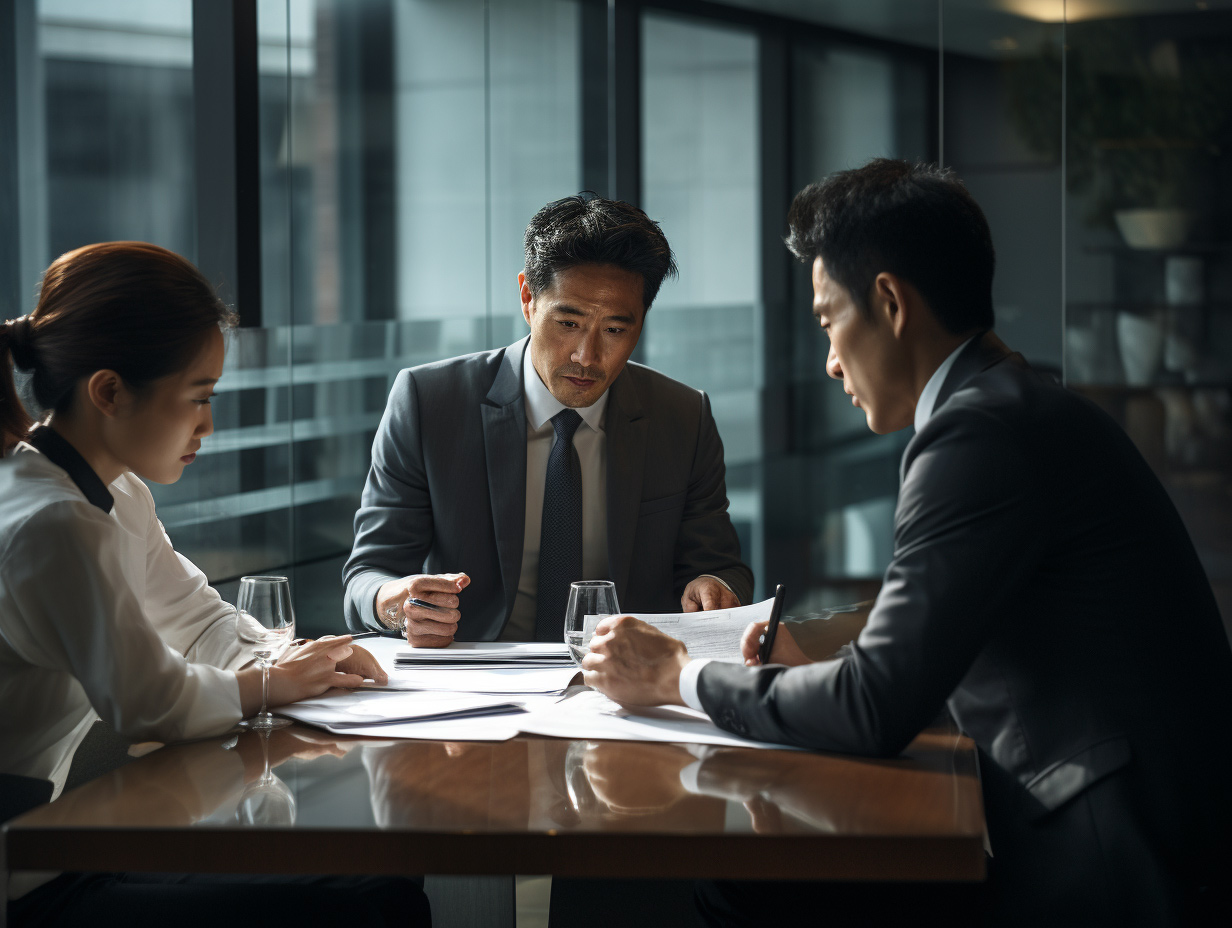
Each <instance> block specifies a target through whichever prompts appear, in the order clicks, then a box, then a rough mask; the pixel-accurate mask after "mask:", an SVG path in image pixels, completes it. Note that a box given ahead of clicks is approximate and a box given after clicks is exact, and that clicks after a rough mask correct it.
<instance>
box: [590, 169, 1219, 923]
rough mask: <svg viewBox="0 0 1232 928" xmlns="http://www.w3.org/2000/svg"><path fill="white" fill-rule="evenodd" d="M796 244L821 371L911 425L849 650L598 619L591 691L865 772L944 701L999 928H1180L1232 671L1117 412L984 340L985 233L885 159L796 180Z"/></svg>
mask: <svg viewBox="0 0 1232 928" xmlns="http://www.w3.org/2000/svg"><path fill="white" fill-rule="evenodd" d="M789 224H790V227H791V235H790V237H789V239H788V245H789V247H790V248H791V249H792V251H793V252H794V253H795V254H796V255H797V256H798V257H799V258H801V259H802V260H804V261H806V262H809V263H811V264H812V265H813V289H814V295H815V299H814V303H813V313H814V315H815V316H816V317H817V319H818V321H819V323H820V325H821V328H822V329H823V331H825V332H826V334H827V335H828V336H829V338H830V353H829V358H828V361H827V370H828V372H829V373H830V375H831V376H832V377H834V378H836V379H841V380H842V381H843V386H844V389H845V390H846V392H847V393H849V394H851V395H852V402H853V403H855V405H857V406H858V407H860V408H861V409H863V410H864V412H865V415H866V417H867V420H868V424H869V427H870V428H871V429H872V430H873V431H874V432H890V431H894V430H897V429H902V428H906V427H907V426H909V425H912V424H914V425H915V428H916V435H915V437H914V438H913V439H912V441H911V443H910V444H909V445H908V446H907V449H906V451H905V453H904V456H903V462H902V472H901V476H902V484H901V488H900V492H899V500H898V506H897V510H896V514H895V538H894V555H893V560H892V562H891V564H890V566H889V568H888V570H887V571H886V575H885V582H884V585H883V587H882V590H881V594H880V595H879V596H878V598H877V601H876V604H875V606H874V608H873V610H872V612H871V614H870V616H869V619H868V623H867V625H866V627H865V628H864V630H863V631H862V632H861V633H860V635H859V637H858V638H857V640H856V641H855V642H854V643H853V644H852V647H851V649H850V654H849V655H847V656H844V657H841V658H839V659H832V660H826V661H820V662H810V661H809V659H808V658H806V657H805V656H804V654H803V653H801V651H800V650H799V648H798V647H797V646H796V645H795V643H794V642H793V640H792V638H791V635H790V633H788V632H786V630H785V629H783V628H780V629H779V633H778V638H777V640H776V643H775V647H774V650H773V653H772V655H771V659H772V661H773V666H766V667H754V666H748V667H741V666H739V665H737V664H725V663H705V664H703V662H701V661H692V662H690V661H689V658H688V655H687V653H686V651H685V650H684V648H683V646H682V645H681V644H680V643H679V642H675V641H673V640H672V639H670V638H668V637H667V636H664V635H661V634H659V633H657V632H655V631H654V630H653V629H650V628H649V627H648V626H645V625H643V624H642V623H638V622H633V621H631V620H628V619H613V620H607V621H606V622H605V623H604V624H601V625H600V626H599V632H598V634H597V635H596V637H595V638H594V640H593V641H592V643H591V653H590V655H589V656H588V657H587V658H586V660H585V661H584V663H583V667H584V668H585V669H586V682H587V683H588V684H590V685H591V686H594V687H596V688H598V689H600V690H602V691H604V692H605V693H607V694H608V695H609V696H611V697H612V698H613V699H616V700H617V701H620V702H623V703H626V704H631V705H636V704H647V703H664V702H667V703H681V704H684V703H687V704H691V705H694V706H696V707H697V708H701V709H704V710H705V711H706V712H707V713H708V714H709V715H710V717H711V718H712V719H713V720H714V721H715V722H716V723H717V724H718V725H720V726H722V727H723V728H726V729H728V730H731V731H735V732H738V733H740V734H744V735H748V736H749V737H751V738H755V739H758V740H761V741H778V742H783V743H789V744H796V745H801V746H805V747H810V748H815V749H820V750H828V751H843V752H850V753H855V754H867V755H873V756H879V757H888V756H893V755H895V754H897V753H898V752H900V751H901V750H902V749H903V748H904V747H905V746H906V745H907V744H908V742H910V741H911V740H912V738H913V737H914V736H915V735H916V734H917V733H918V732H919V731H920V730H921V728H923V727H924V726H926V725H927V724H929V722H930V721H931V720H932V719H934V718H935V717H936V716H937V714H938V712H939V711H940V710H941V709H942V708H943V706H944V705H946V704H947V701H948V706H949V710H950V712H951V713H952V715H953V716H954V718H955V719H956V720H957V722H958V724H959V725H960V726H961V727H962V729H963V730H964V731H965V732H966V733H967V734H968V735H969V736H970V737H971V738H972V739H974V741H975V742H976V745H977V746H978V748H979V759H980V773H981V780H982V784H983V790H984V798H985V808H986V813H987V820H988V831H989V840H990V846H991V851H992V854H993V858H992V860H991V862H990V880H989V885H988V888H987V892H986V894H985V899H986V901H987V902H988V903H989V904H990V905H991V912H992V918H993V920H994V921H996V923H998V924H1028V925H1044V924H1048V925H1058V924H1066V925H1068V924H1081V925H1103V924H1109V925H1129V924H1149V925H1165V924H1176V923H1188V922H1189V921H1193V920H1196V919H1197V918H1198V915H1199V913H1201V912H1203V911H1205V910H1209V909H1210V908H1211V907H1214V906H1215V904H1216V900H1215V898H1214V896H1213V894H1214V893H1215V892H1216V887H1221V886H1223V885H1226V883H1227V881H1228V879H1229V876H1228V874H1229V871H1228V870H1226V869H1224V870H1222V872H1221V868H1223V867H1226V866H1227V863H1228V850H1227V846H1228V842H1229V823H1230V822H1232V816H1230V814H1229V796H1230V795H1232V790H1229V788H1228V786H1227V778H1228V776H1229V775H1230V773H1232V764H1230V763H1229V762H1230V761H1232V723H1230V722H1229V709H1230V708H1232V651H1230V650H1229V646H1228V639H1227V637H1226V635H1225V631H1224V628H1223V625H1222V622H1221V620H1220V616H1219V612H1218V609H1217V607H1216V604H1215V600H1214V597H1213V595H1212V592H1211V589H1210V585H1209V582H1208V581H1207V578H1206V576H1205V574H1204V572H1203V569H1202V566H1201V564H1200V563H1199V561H1198V557H1197V554H1196V552H1195V551H1194V548H1193V545H1192V543H1191V542H1190V539H1189V536H1188V534H1187V533H1186V530H1185V527H1184V525H1183V524H1182V522H1181V519H1180V517H1179V516H1178V514H1177V512H1176V509H1175V507H1174V506H1173V504H1172V502H1171V501H1170V500H1169V498H1168V495H1167V493H1166V492H1165V490H1164V488H1163V487H1162V486H1161V485H1160V482H1159V480H1158V479H1157V478H1156V477H1155V475H1154V474H1153V473H1152V472H1151V470H1150V468H1149V467H1148V466H1147V464H1146V463H1145V461H1144V460H1143V458H1142V456H1141V455H1140V454H1139V453H1138V451H1137V450H1136V449H1135V448H1134V446H1133V444H1132V443H1131V442H1130V441H1129V439H1128V438H1127V437H1126V436H1125V434H1124V433H1123V432H1122V431H1121V429H1120V428H1119V427H1118V426H1117V425H1116V423H1115V422H1114V421H1113V420H1112V419H1110V418H1109V417H1108V416H1107V415H1105V414H1104V413H1103V412H1101V411H1100V410H1099V409H1098V408H1096V407H1095V406H1094V405H1093V404H1091V403H1089V402H1087V401H1086V400H1084V399H1081V398H1079V397H1078V396H1076V395H1074V394H1072V393H1069V392H1067V391H1066V390H1065V389H1064V388H1063V387H1061V386H1060V385H1058V384H1056V383H1055V382H1053V381H1052V380H1051V379H1050V378H1047V377H1041V376H1039V375H1037V374H1036V373H1034V372H1033V371H1032V370H1031V369H1030V367H1028V365H1027V364H1026V363H1025V362H1024V361H1023V359H1022V358H1021V356H1019V355H1017V354H1014V353H1012V352H1011V351H1010V350H1009V349H1008V348H1006V347H1005V345H1003V344H1002V343H1001V341H1000V340H999V339H998V338H997V337H996V336H995V335H994V334H993V333H992V332H991V328H992V324H993V317H992V298H991V285H992V275H993V265H994V252H993V247H992V240H991V236H990V235H989V231H988V226H987V223H986V221H985V219H984V216H983V213H982V212H981V211H980V209H979V206H978V205H977V204H976V203H975V201H974V200H973V199H972V198H971V196H970V195H969V194H968V193H967V191H966V189H965V188H964V187H963V186H962V184H961V183H960V182H959V181H958V180H957V179H956V178H955V177H954V176H953V175H952V174H950V173H949V172H946V171H941V170H938V169H936V168H931V167H923V166H912V165H909V164H906V163H904V162H899V161H889V160H877V161H874V162H871V163H870V164H868V165H866V166H865V167H863V168H860V169H857V170H854V171H846V172H842V173H840V174H837V175H834V176H832V177H830V178H829V179H827V180H826V181H825V182H823V183H822V184H819V185H813V186H810V187H808V188H806V189H805V190H804V191H802V192H801V193H800V194H799V195H798V196H797V197H796V200H795V202H794V203H793V205H792V209H791V214H790V217H789ZM761 632H762V628H761V627H759V626H752V627H750V629H749V631H748V633H747V634H746V636H745V642H744V656H745V658H746V661H747V663H750V664H756V663H757V661H756V653H757V648H756V644H757V638H758V636H759V635H760V633H761ZM820 892H822V890H820V889H819V888H817V887H813V888H804V889H801V888H800V887H798V886H797V888H796V889H794V890H793V889H791V888H788V887H779V888H777V889H766V888H764V887H762V888H760V889H759V890H758V891H756V892H750V891H749V889H748V887H747V886H745V887H742V886H741V885H740V884H714V885H711V886H708V887H706V888H705V889H704V890H702V891H701V892H700V898H701V899H702V900H703V901H702V905H703V908H704V909H705V910H706V911H707V912H709V914H710V916H711V917H712V918H713V919H714V920H716V921H719V922H724V923H727V922H731V923H740V924H744V923H749V922H746V921H742V920H741V919H742V918H745V917H746V916H745V915H742V914H741V913H742V912H745V913H746V914H747V911H748V910H749V909H748V906H749V904H750V903H755V902H756V901H758V900H760V901H761V902H764V900H766V899H775V898H777V899H779V900H780V901H783V904H785V905H786V904H789V902H790V901H791V900H795V901H796V902H799V901H801V900H803V899H805V898H806V897H807V896H808V895H809V894H810V893H811V894H813V899H814V903H813V904H814V905H816V904H818V902H817V900H819V899H822V898H824V897H823V896H818V895H817V894H818V893H820ZM873 895H876V894H866V898H871V896H873ZM753 911H766V910H765V909H764V908H762V909H754V910H753ZM1225 914H1226V913H1225ZM725 920H726V921H725Z"/></svg>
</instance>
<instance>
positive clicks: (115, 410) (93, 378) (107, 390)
mask: <svg viewBox="0 0 1232 928" xmlns="http://www.w3.org/2000/svg"><path fill="white" fill-rule="evenodd" d="M85 392H86V397H87V398H88V399H89V401H90V403H91V404H92V405H93V406H94V408H95V409H97V410H98V411H99V412H101V413H102V414H103V415H104V416H106V417H107V418H108V419H114V418H115V417H116V416H118V415H119V414H120V411H121V409H122V408H123V406H124V405H125V403H126V401H127V400H128V398H129V390H128V388H127V387H126V386H125V385H124V379H123V378H122V377H121V376H120V375H119V374H117V373H116V372H115V371H109V370H101V371H95V372H94V373H93V374H91V375H90V379H89V380H87V381H86V391H85Z"/></svg>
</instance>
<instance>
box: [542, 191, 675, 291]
mask: <svg viewBox="0 0 1232 928" xmlns="http://www.w3.org/2000/svg"><path fill="white" fill-rule="evenodd" d="M579 264H612V265H615V266H616V267H619V268H622V269H623V270H626V271H631V272H632V273H634V274H640V275H641V278H642V305H643V307H644V308H645V309H647V310H649V309H650V304H651V303H653V302H654V298H655V296H656V295H657V294H658V292H659V287H660V285H661V284H662V283H663V279H664V278H665V277H669V276H675V274H676V261H675V259H674V258H673V257H672V249H671V246H670V245H668V244H667V238H666V237H664V235H663V230H662V229H660V228H659V224H658V223H657V222H655V221H654V220H652V219H651V218H650V217H649V216H647V215H646V214H645V213H644V212H642V211H641V210H640V209H638V208H637V207H636V206H633V205H631V204H629V203H625V202H623V201H621V200H606V199H604V198H603V197H600V196H597V195H596V194H594V193H591V192H590V191H584V192H583V193H579V194H577V195H576V196H571V197H565V198H564V199H561V200H556V201H554V202H552V203H549V204H548V205H547V206H545V207H543V209H541V210H539V212H537V213H535V215H534V218H533V219H531V221H530V225H528V226H527V227H526V271H525V273H526V283H527V285H528V286H529V287H530V291H531V293H542V292H543V291H544V290H547V289H548V288H550V287H551V286H552V283H553V280H554V278H555V276H556V274H557V273H559V272H560V271H563V270H565V269H566V268H571V267H577V266H578V265H579Z"/></svg>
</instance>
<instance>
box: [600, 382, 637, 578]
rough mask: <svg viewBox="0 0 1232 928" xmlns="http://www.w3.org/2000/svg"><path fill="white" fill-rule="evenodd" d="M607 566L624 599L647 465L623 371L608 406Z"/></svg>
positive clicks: (633, 397) (630, 388) (630, 390)
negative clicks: (643, 475)
mask: <svg viewBox="0 0 1232 928" xmlns="http://www.w3.org/2000/svg"><path fill="white" fill-rule="evenodd" d="M605 431H606V432H607V563H608V570H609V571H610V572H611V578H612V581H613V582H614V583H615V584H616V597H617V599H618V600H622V599H624V596H625V591H626V588H627V585H628V580H629V564H630V563H631V561H632V559H633V536H634V533H635V532H636V531H637V513H638V507H639V505H640V504H641V499H642V471H643V469H644V467H645V465H646V419H645V416H644V415H643V412H642V403H641V399H640V398H639V397H638V395H637V388H636V387H635V386H634V384H633V381H632V378H631V377H630V373H629V368H628V367H626V368H625V369H624V371H622V372H621V374H620V376H619V377H617V378H616V382H615V383H613V384H612V392H611V395H610V396H609V397H608V403H607V424H606V428H605Z"/></svg>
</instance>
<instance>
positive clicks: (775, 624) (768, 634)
mask: <svg viewBox="0 0 1232 928" xmlns="http://www.w3.org/2000/svg"><path fill="white" fill-rule="evenodd" d="M782 614H783V584H781V583H780V584H779V585H778V586H777V587H775V588H774V605H773V606H771V607H770V621H769V623H768V624H767V625H766V631H765V634H763V635H762V636H761V650H760V651H758V652H757V660H758V661H759V662H760V663H762V664H768V663H769V662H770V652H771V651H773V650H774V636H775V635H777V634H778V631H779V616H781V615H782Z"/></svg>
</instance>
